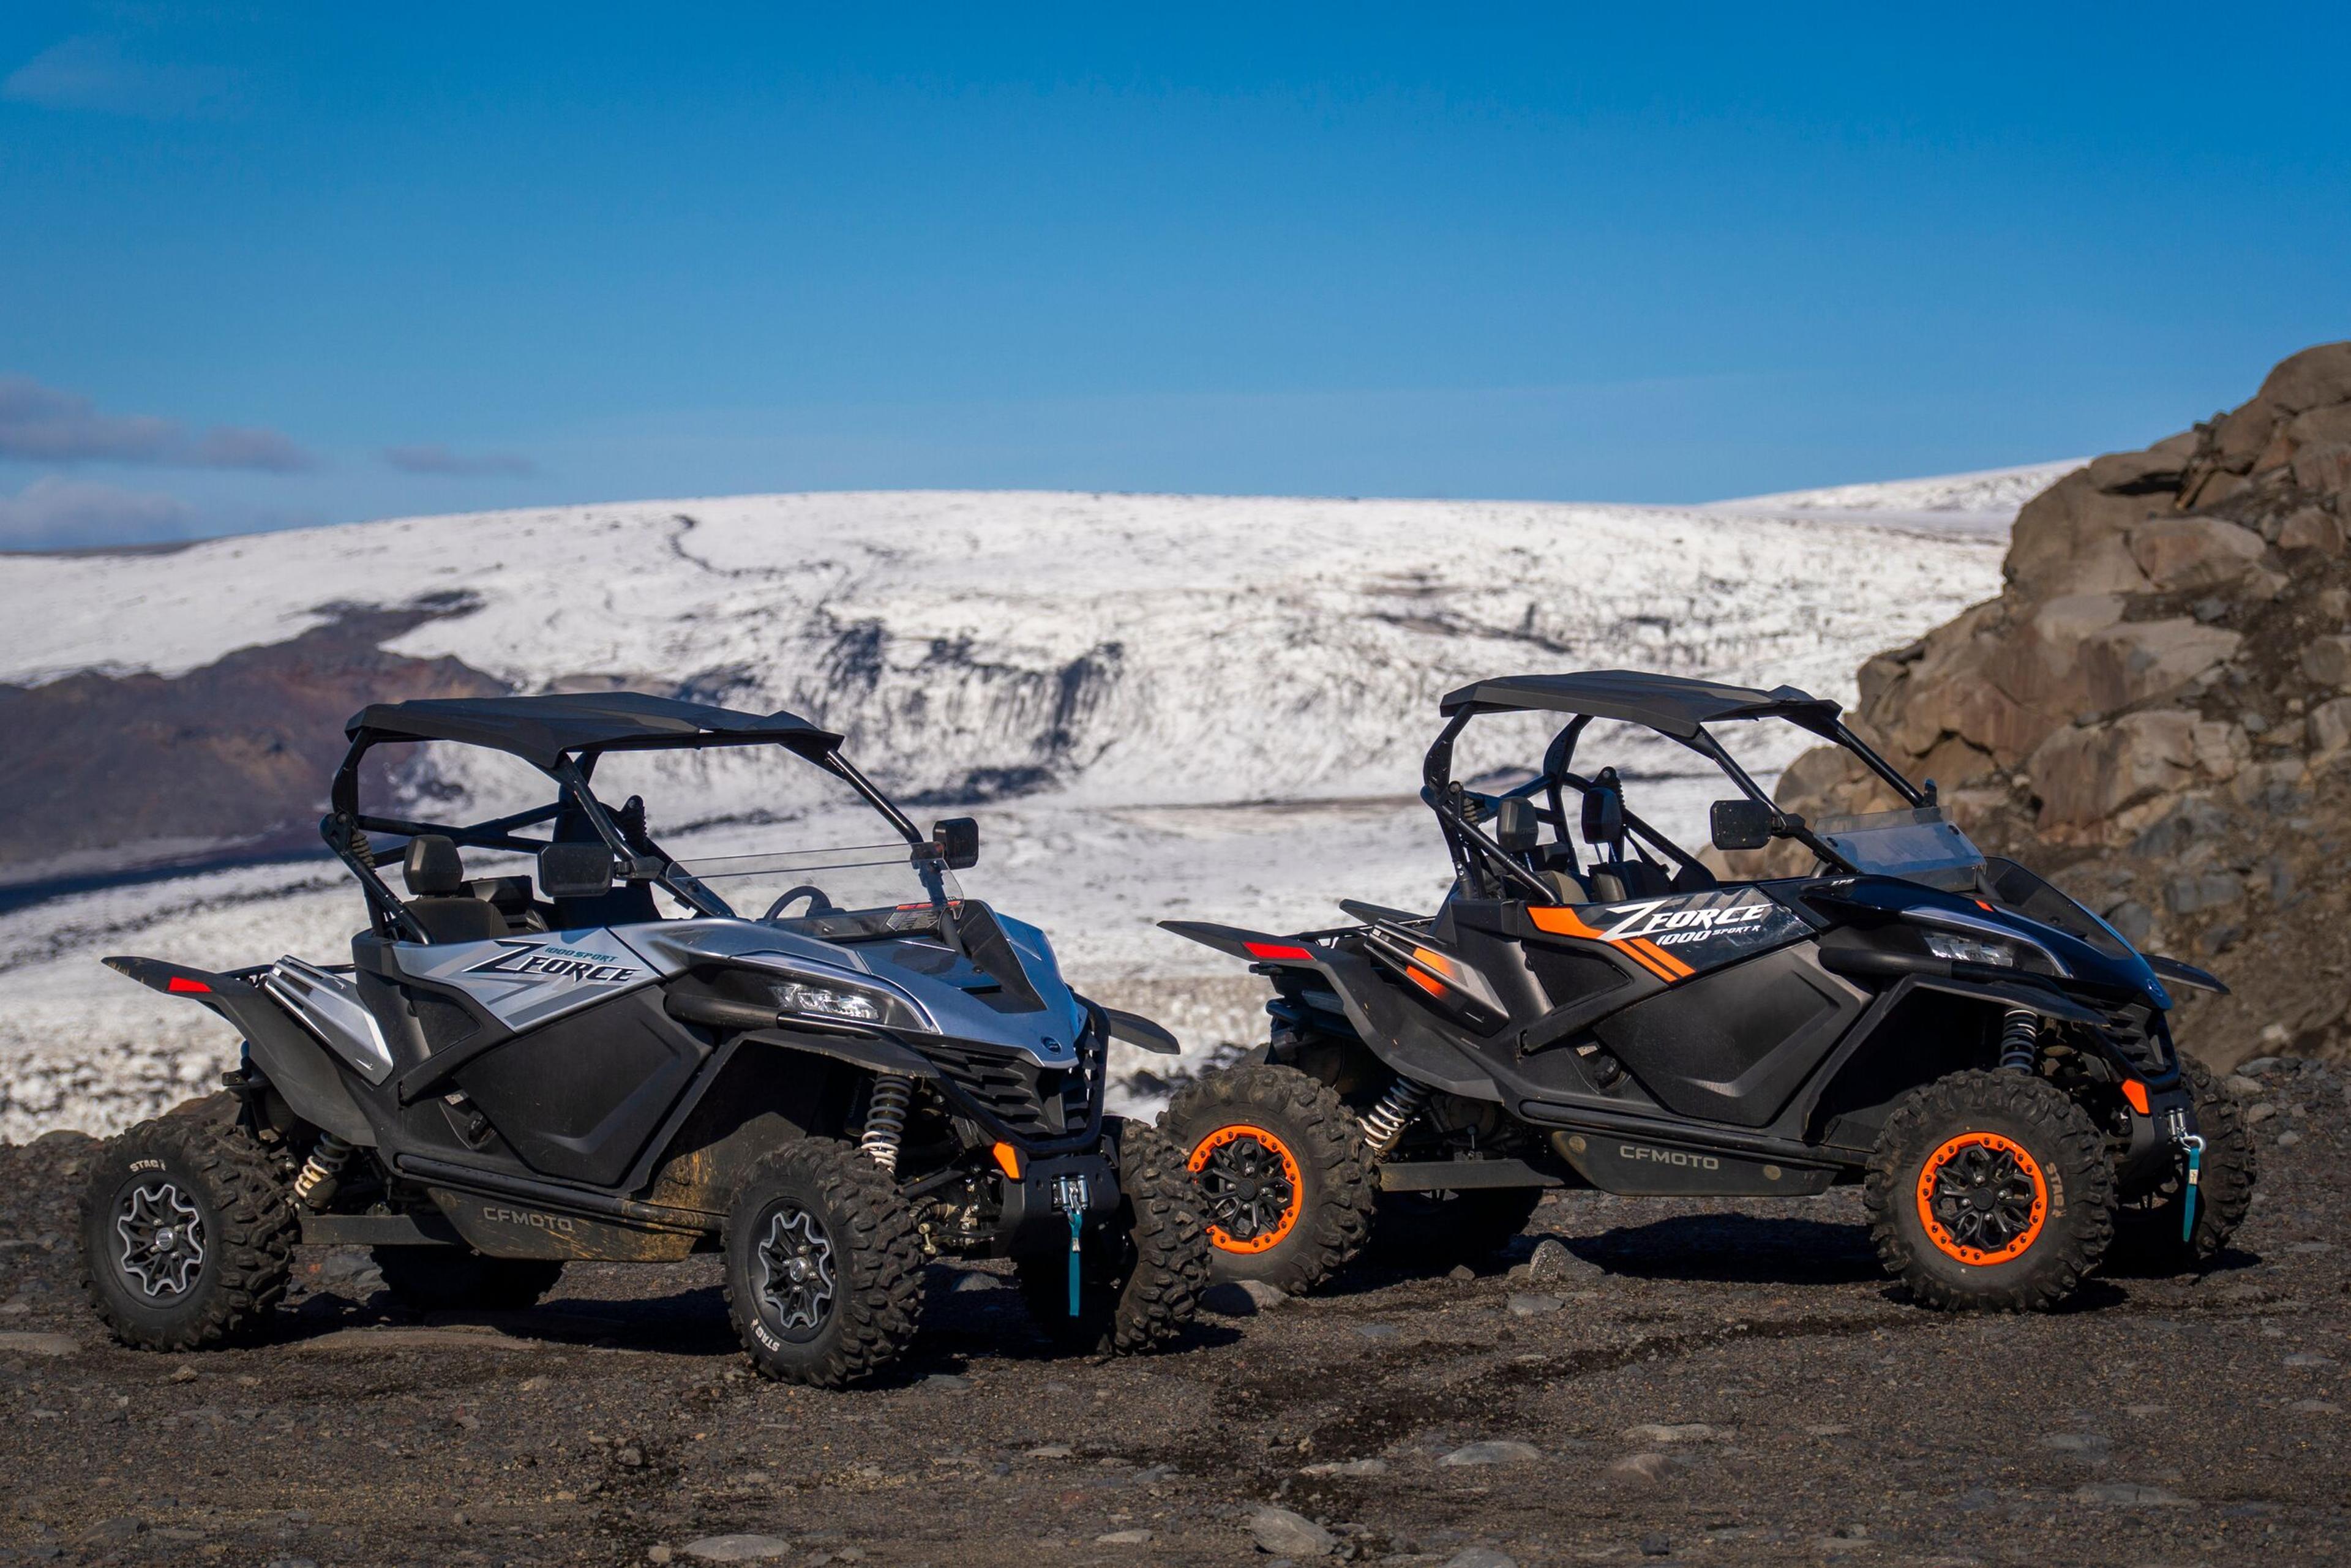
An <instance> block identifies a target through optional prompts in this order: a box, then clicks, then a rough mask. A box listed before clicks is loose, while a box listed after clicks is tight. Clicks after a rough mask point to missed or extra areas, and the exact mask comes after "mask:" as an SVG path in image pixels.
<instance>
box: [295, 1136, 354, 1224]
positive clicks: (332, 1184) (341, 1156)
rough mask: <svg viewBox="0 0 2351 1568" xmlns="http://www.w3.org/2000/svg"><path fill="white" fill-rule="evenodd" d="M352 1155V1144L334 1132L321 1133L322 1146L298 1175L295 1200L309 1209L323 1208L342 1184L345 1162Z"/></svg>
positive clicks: (315, 1151) (320, 1145)
mask: <svg viewBox="0 0 2351 1568" xmlns="http://www.w3.org/2000/svg"><path fill="white" fill-rule="evenodd" d="M350 1157H351V1145H350V1144H349V1143H347V1142H346V1141H344V1140H343V1139H341V1138H339V1137H337V1136H335V1134H332V1133H320V1134H319V1145H318V1147H316V1148H314V1149H312V1150H311V1151H310V1157H309V1158H308V1159H307V1160H304V1161H303V1162H302V1168H301V1170H300V1171H299V1172H298V1173H297V1174H296V1176H295V1177H294V1201H295V1202H297V1203H298V1204H300V1205H301V1206H302V1207H305V1208H323V1207H326V1203H327V1200H328V1199H329V1198H330V1197H334V1196H335V1188H336V1187H338V1186H341V1185H342V1179H343V1165H344V1163H345V1162H346V1161H348V1160H349V1159H350Z"/></svg>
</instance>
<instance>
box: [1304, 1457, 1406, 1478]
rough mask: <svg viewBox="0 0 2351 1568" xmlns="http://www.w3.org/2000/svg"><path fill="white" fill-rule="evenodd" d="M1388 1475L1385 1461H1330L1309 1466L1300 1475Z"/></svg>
mask: <svg viewBox="0 0 2351 1568" xmlns="http://www.w3.org/2000/svg"><path fill="white" fill-rule="evenodd" d="M1387 1473H1388V1462H1387V1461H1386V1460H1385V1459H1328V1460H1325V1461H1324V1462H1323V1463H1322V1464H1319V1465H1309V1466H1307V1467H1306V1468H1305V1469H1302V1470H1301V1471H1300V1472H1299V1474H1301V1475H1307V1476H1384V1475H1385V1474H1387Z"/></svg>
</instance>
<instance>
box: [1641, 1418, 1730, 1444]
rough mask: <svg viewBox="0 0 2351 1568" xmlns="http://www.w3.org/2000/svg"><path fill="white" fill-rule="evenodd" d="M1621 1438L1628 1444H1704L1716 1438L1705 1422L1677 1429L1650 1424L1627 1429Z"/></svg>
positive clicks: (1693, 1422) (1693, 1423)
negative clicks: (1710, 1438) (1711, 1438)
mask: <svg viewBox="0 0 2351 1568" xmlns="http://www.w3.org/2000/svg"><path fill="white" fill-rule="evenodd" d="M1620 1436H1622V1437H1624V1439H1625V1441H1626V1442H1628V1443H1703V1442H1705V1441H1706V1440H1707V1439H1708V1438H1709V1437H1713V1436H1714V1428H1713V1427H1709V1426H1708V1425H1707V1424H1706V1423H1705V1422H1703V1421H1685V1422H1683V1423H1682V1424H1681V1425H1679V1426H1677V1427H1667V1426H1660V1425H1658V1424H1657V1423H1656V1422H1650V1423H1647V1424H1646V1425H1644V1426H1639V1427H1625V1430H1624V1432H1623V1433H1621V1434H1620Z"/></svg>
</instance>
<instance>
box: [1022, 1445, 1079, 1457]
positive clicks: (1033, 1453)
mask: <svg viewBox="0 0 2351 1568" xmlns="http://www.w3.org/2000/svg"><path fill="white" fill-rule="evenodd" d="M1028 1457H1029V1458H1032V1459H1067V1458H1073V1457H1074V1454H1073V1451H1072V1450H1071V1448H1070V1446H1069V1445H1068V1444H1067V1443H1047V1444H1046V1445H1044V1446H1043V1447H1042V1448H1031V1449H1029V1452H1028Z"/></svg>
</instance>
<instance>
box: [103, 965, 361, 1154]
mask: <svg viewBox="0 0 2351 1568" xmlns="http://www.w3.org/2000/svg"><path fill="white" fill-rule="evenodd" d="M106 967H108V968H110V969H112V970H114V971H116V972H117V973H118V974H122V975H127V976H129V977H131V978H132V979H134V980H136V981H138V982H139V983H140V984H141V985H142V986H145V987H147V988H149V989H150V990H156V991H162V993H164V994H165V995H166V996H174V997H185V998H188V999H189V1000H190V1001H193V1002H201V1003H202V1004H203V1005H204V1006H205V1007H207V1008H210V1009H212V1010H213V1011H214V1012H215V1013H217V1014H219V1015H220V1016H221V1017H222V1018H223V1019H226V1020H227V1021H228V1023H229V1024H230V1025H231V1026H232V1027H234V1028H235V1030H237V1031H238V1032H239V1033H241V1034H242V1035H244V1036H245V1050H246V1056H247V1057H248V1058H250V1059H251V1061H252V1062H253V1065H254V1066H256V1067H257V1068H259V1069H260V1070H261V1075H262V1076H263V1077H264V1078H266V1079H267V1080H268V1081H269V1083H270V1086H271V1087H272V1088H274V1089H276V1090H277V1092H278V1093H279V1094H281V1095H283V1096H284V1097H285V1100H286V1103H287V1106H288V1107H289V1108H291V1109H292V1111H293V1113H295V1114H296V1115H297V1116H299V1117H301V1118H302V1120H304V1121H306V1122H308V1123H309V1124H311V1125H313V1126H315V1127H319V1128H322V1129H324V1130H325V1131H327V1132H329V1133H332V1134H335V1135H336V1136H337V1137H339V1138H342V1139H344V1140H346V1141H348V1142H350V1143H353V1144H357V1145H360V1146H361V1147H363V1148H373V1147H374V1146H375V1143H376V1134H375V1128H374V1126H373V1125H372V1124H370V1123H369V1121H368V1119H367V1115H366V1113H364V1112H362V1111H361V1110H360V1105H359V1102H358V1100H357V1099H355V1098H354V1097H353V1096H352V1094H351V1090H350V1085H349V1084H348V1083H346V1082H344V1081H343V1075H342V1071H341V1070H340V1068H338V1067H337V1066H336V1064H335V1061H334V1060H333V1059H332V1058H331V1057H329V1055H328V1054H327V1048H326V1047H325V1046H323V1045H321V1044H319V1040H318V1038H317V1037H316V1036H314V1035H312V1034H311V1033H310V1031H309V1030H306V1029H304V1028H303V1027H302V1026H301V1025H300V1024H298V1023H296V1022H295V1021H294V1019H291V1018H290V1017H288V1016H287V1013H286V1010H285V1009H283V1008H281V1007H280V1006H279V1005H278V1004H277V1000H276V999H275V998H272V997H271V996H270V995H269V993H267V992H266V991H265V990H263V989H262V988H260V987H259V986H257V985H256V984H255V983H254V981H253V979H252V978H251V977H253V976H257V975H260V974H264V973H266V970H261V969H252V970H243V971H238V972H235V973H230V974H222V973H216V972H214V971H212V970H208V969H192V968H188V967H185V966H183V965H179V964H167V963H165V962H164V961H163V960H162V959H161V958H135V957H112V958H109V959H107V960H106Z"/></svg>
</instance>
